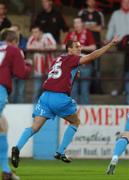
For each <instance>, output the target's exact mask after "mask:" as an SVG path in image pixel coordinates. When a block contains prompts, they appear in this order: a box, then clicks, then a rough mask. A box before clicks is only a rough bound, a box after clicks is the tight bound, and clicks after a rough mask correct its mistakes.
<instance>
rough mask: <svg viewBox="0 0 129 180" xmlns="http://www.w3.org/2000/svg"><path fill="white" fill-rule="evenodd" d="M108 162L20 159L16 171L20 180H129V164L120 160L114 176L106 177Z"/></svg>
mask: <svg viewBox="0 0 129 180" xmlns="http://www.w3.org/2000/svg"><path fill="white" fill-rule="evenodd" d="M108 163H109V160H73V161H72V163H70V164H66V163H64V162H62V161H58V160H52V161H50V160H48V161H47V160H32V159H21V162H20V166H19V168H18V169H16V171H17V174H18V175H19V176H20V177H21V180H129V162H128V160H120V161H119V164H118V166H117V168H116V173H115V175H106V174H105V170H106V168H107V166H108Z"/></svg>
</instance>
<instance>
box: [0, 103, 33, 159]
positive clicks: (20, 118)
mask: <svg viewBox="0 0 129 180" xmlns="http://www.w3.org/2000/svg"><path fill="white" fill-rule="evenodd" d="M32 108H33V106H32V105H29V104H28V105H27V104H26V105H25V104H23V105H22V104H16V105H13V104H10V105H7V106H6V107H5V110H4V116H5V117H6V118H7V121H8V124H9V132H8V141H9V156H10V154H11V148H12V146H14V145H16V143H17V141H18V139H19V137H20V135H21V133H22V132H23V130H24V129H25V128H26V127H30V125H31V124H32ZM32 145H33V144H32V138H31V139H30V140H29V141H28V142H27V144H26V145H25V147H24V148H23V149H22V151H21V153H20V156H21V157H32Z"/></svg>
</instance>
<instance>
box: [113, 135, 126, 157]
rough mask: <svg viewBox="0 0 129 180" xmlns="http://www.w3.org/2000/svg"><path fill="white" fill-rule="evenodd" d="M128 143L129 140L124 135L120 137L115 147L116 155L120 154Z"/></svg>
mask: <svg viewBox="0 0 129 180" xmlns="http://www.w3.org/2000/svg"><path fill="white" fill-rule="evenodd" d="M127 145H128V140H127V139H126V138H124V137H121V138H119V139H118V140H117V141H116V144H115V148H114V153H113V155H114V156H118V157H119V156H120V155H121V154H122V153H123V152H124V151H125V149H126V146H127Z"/></svg>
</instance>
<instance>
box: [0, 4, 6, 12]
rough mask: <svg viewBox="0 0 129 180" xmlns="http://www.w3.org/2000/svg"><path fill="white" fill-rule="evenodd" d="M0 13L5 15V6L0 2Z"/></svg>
mask: <svg viewBox="0 0 129 180" xmlns="http://www.w3.org/2000/svg"><path fill="white" fill-rule="evenodd" d="M0 15H5V6H4V5H3V4H0Z"/></svg>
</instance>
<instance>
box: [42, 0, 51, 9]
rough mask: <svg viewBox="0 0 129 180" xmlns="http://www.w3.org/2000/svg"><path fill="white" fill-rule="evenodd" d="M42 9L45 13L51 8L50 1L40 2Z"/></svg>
mask: <svg viewBox="0 0 129 180" xmlns="http://www.w3.org/2000/svg"><path fill="white" fill-rule="evenodd" d="M42 7H43V9H45V10H46V11H47V10H49V9H51V7H52V0H42Z"/></svg>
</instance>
